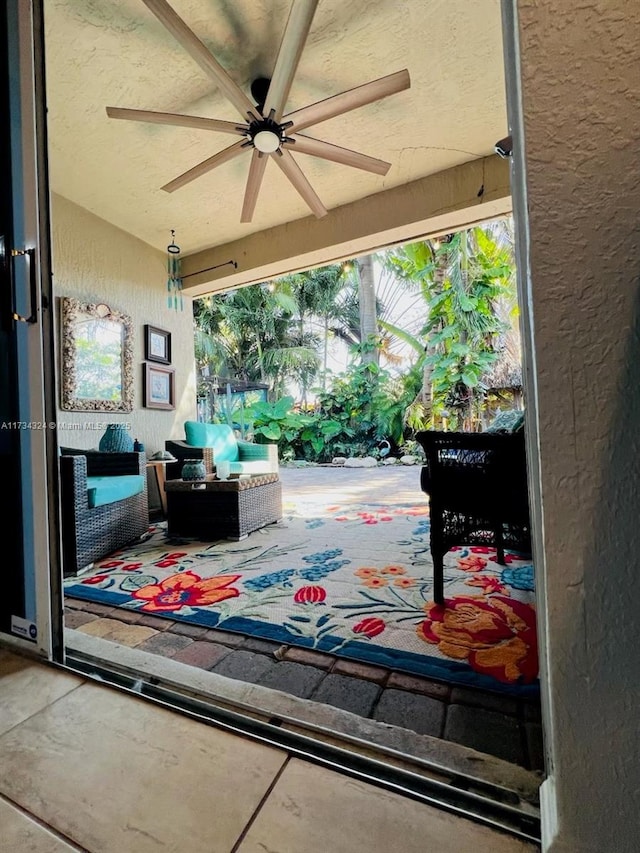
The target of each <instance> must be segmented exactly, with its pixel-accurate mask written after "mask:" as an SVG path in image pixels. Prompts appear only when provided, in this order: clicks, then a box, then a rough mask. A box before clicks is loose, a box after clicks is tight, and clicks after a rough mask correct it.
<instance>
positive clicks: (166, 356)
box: [144, 325, 171, 364]
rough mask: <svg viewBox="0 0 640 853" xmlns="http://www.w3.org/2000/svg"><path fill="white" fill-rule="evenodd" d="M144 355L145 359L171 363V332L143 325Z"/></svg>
mask: <svg viewBox="0 0 640 853" xmlns="http://www.w3.org/2000/svg"><path fill="white" fill-rule="evenodd" d="M144 357H145V360H146V361H156V362H158V363H159V364H171V332H166V331H165V330H164V329H158V328H157V327H156V326H148V325H145V327H144Z"/></svg>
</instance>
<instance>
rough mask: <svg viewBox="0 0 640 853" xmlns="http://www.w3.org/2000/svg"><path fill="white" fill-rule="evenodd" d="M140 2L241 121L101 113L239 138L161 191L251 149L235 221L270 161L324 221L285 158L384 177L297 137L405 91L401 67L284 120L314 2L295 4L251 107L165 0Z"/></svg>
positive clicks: (381, 170) (385, 167)
mask: <svg viewBox="0 0 640 853" xmlns="http://www.w3.org/2000/svg"><path fill="white" fill-rule="evenodd" d="M142 2H143V3H144V4H145V6H147V8H148V9H149V10H150V11H151V12H152V13H153V14H154V15H155V16H156V17H157V18H158V19H159V20H160V22H161V23H162V24H164V26H165V27H166V28H167V30H168V31H169V32H170V33H171V35H173V36H174V37H175V38H176V39H177V41H178V42H179V43H180V44H181V45H182V46H183V47H184V48H185V50H186V51H187V53H189V55H190V56H191V57H192V58H193V59H194V60H195V61H196V62H197V63H198V65H199V66H200V67H201V68H202V69H203V70H204V71H206V73H207V74H208V75H209V76H210V77H211V78H212V79H213V81H214V82H215V83H216V85H217V86H218V88H219V89H220V90H221V91H222V92H223V94H224V95H225V96H226V98H227V99H228V100H229V101H230V102H231V103H232V104H233V106H234V107H235V108H236V109H237V110H238V112H239V113H240V115H241V116H242V119H243V123H241V124H235V123H234V122H231V121H219V120H217V119H211V118H204V117H201V116H188V115H180V114H176V113H164V112H153V111H150V110H132V109H123V108H120V107H107V115H108V116H109V117H110V118H116V119H128V120H130V121H143V122H151V123H153V124H166V125H173V126H175V127H192V128H199V129H202V130H213V131H218V132H219V133H229V134H231V135H234V136H240V137H241V139H240V140H238V141H237V142H235V143H234V144H233V145H231V146H229V147H228V148H225V149H224V150H222V151H219V152H218V153H217V154H214V155H213V157H209V158H207V159H206V160H204V161H203V162H202V163H198V165H196V166H194V167H193V168H192V169H189V170H188V171H187V172H184V173H183V174H182V175H179V176H178V177H177V178H174V179H173V180H172V181H169V183H168V184H165V186H163V187H162V189H163V190H165V191H166V192H170V193H171V192H174V190H177V189H180V187H183V186H184V185H185V184H188V183H190V182H191V181H193V180H195V179H196V178H199V177H200V176H201V175H204V174H206V173H207V172H210V171H211V170H212V169H215V168H216V167H217V166H221V165H222V164H223V163H227V162H228V161H229V160H233V159H234V158H235V157H238V156H239V155H241V154H243V153H244V152H245V151H249V152H251V166H250V168H249V177H248V180H247V185H246V189H245V194H244V202H243V205H242V215H241V217H240V221H241V222H251V220H252V218H253V213H254V210H255V206H256V201H257V199H258V193H259V191H260V186H261V183H262V178H263V176H264V170H265V167H266V164H267V160H268V159H269V158H270V157H271V158H272V159H273V160H274V161H275V162H276V163H277V165H278V166H279V167H280V169H282V171H283V172H284V174H285V175H286V176H287V178H288V179H289V180H290V181H291V183H292V184H293V186H294V187H295V189H296V190H297V191H298V193H299V194H300V195H301V196H302V198H303V199H304V200H305V202H306V203H307V204H308V206H309V207H310V208H311V210H312V211H313V213H314V214H315V215H316V216H317V217H321V216H325V214H326V213H327V209H326V208H325V206H324V205H323V203H322V201H321V200H320V199H319V198H318V196H317V194H316V192H315V191H314V189H313V187H312V186H311V184H310V183H309V181H308V180H307V178H306V177H305V175H304V173H303V172H302V170H301V169H300V167H299V166H298V164H297V162H296V161H295V159H294V157H293V156H292V154H291V152H292V151H293V152H296V151H297V152H299V153H301V154H311V155H313V156H314V157H320V158H322V159H324V160H332V161H334V162H336V163H342V164H344V165H345V166H353V167H354V168H356V169H364V170H365V171H367V172H374V173H375V174H378V175H386V173H387V172H388V171H389V169H390V168H391V164H390V163H387V162H385V161H384V160H378V159H376V158H375V157H369V156H367V155H366V154H360V153H359V152H357V151H352V150H350V149H348V148H341V147H339V146H338V145H332V144H331V143H329V142H323V141H321V140H319V139H314V138H312V137H311V136H306V135H304V134H302V133H301V132H300V131H302V130H304V129H306V128H308V127H311V126H312V125H314V124H318V123H319V122H322V121H326V120H327V119H330V118H334V117H335V116H339V115H343V114H344V113H347V112H350V111H351V110H355V109H357V108H358V107H362V106H364V105H365V104H371V103H373V102H374V101H379V100H380V99H381V98H386V97H387V96H388V95H393V94H395V93H396V92H401V91H403V90H404V89H408V88H409V87H410V85H411V82H410V79H409V72H408V71H407V70H406V69H405V70H403V71H397V72H396V73H395V74H389V75H388V76H386V77H380V78H379V79H378V80H372V81H371V82H370V83H365V84H364V85H363V86H358V87H356V88H355V89H349V90H348V91H346V92H342V93H341V94H339V95H333V97H330V98H327V99H326V100H323V101H318V102H316V103H315V104H310V105H309V106H307V107H303V108H302V109H299V110H296V111H295V112H291V113H288V114H285V112H284V110H285V106H286V103H287V98H288V96H289V90H290V88H291V84H292V82H293V78H294V76H295V73H296V70H297V68H298V63H299V61H300V56H301V54H302V50H303V48H304V44H305V41H306V39H307V35H308V33H309V30H310V28H311V22H312V20H313V15H314V13H315V10H316V7H317V5H318V0H293V2H292V5H291V10H290V12H289V18H288V21H287V25H286V27H285V31H284V35H283V38H282V42H281V44H280V50H279V51H278V57H277V59H276V65H275V68H274V71H273V75H272V77H271V79H266V78H258V79H257V80H254V81H253V83H252V85H251V94H252V96H253V97H254V99H255V100H256V103H255V104H254V103H253V102H252V101H251V100H249V98H248V97H247V95H245V93H244V92H243V91H242V89H240V87H239V86H238V85H237V84H236V83H235V82H234V81H233V80H232V79H231V77H230V76H229V75H228V74H227V72H226V71H225V70H224V68H223V67H222V66H221V65H220V63H219V62H218V61H217V60H216V58H215V57H214V56H213V54H212V53H211V52H210V51H209V50H208V48H207V47H205V45H204V44H203V43H202V42H201V41H200V39H199V38H198V37H197V36H196V35H195V33H194V32H193V31H192V30H191V29H189V27H188V26H187V25H186V24H185V22H184V21H183V20H182V18H180V17H179V16H178V15H177V14H176V12H175V11H174V10H173V9H172V7H171V6H170V5H169V4H168V3H167V2H166V0H142Z"/></svg>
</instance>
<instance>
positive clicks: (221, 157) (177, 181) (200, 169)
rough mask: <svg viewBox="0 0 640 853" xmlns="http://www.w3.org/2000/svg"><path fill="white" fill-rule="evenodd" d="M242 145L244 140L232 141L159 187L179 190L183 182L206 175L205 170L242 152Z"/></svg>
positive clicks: (167, 190) (168, 190)
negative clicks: (222, 149) (221, 149)
mask: <svg viewBox="0 0 640 853" xmlns="http://www.w3.org/2000/svg"><path fill="white" fill-rule="evenodd" d="M244 145H245V142H234V143H233V145H230V146H229V148H225V149H224V151H219V152H218V153H217V154H214V155H213V157H209V158H208V159H207V160H203V161H202V163H198V165H197V166H194V167H193V169H189V171H188V172H184V173H183V174H182V175H178V177H177V178H174V179H173V180H172V181H169V183H168V184H165V185H164V186H163V187H162V188H161V189H163V190H164V191H165V192H168V193H172V192H174V191H175V190H179V189H180V187H183V186H184V185H185V184H188V183H190V182H191V181H193V180H195V179H196V178H199V177H200V175H206V173H207V172H210V171H211V170H212V169H215V168H216V167H217V166H222V164H223V163H227V162H228V161H229V160H233V159H234V157H237V156H238V155H239V154H242V152H243V151H244V150H245V149H244Z"/></svg>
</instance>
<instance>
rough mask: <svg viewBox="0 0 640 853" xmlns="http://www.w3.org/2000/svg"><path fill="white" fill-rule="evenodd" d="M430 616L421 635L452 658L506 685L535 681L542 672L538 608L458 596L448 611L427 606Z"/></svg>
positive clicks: (494, 598)
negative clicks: (537, 625) (538, 641)
mask: <svg viewBox="0 0 640 853" xmlns="http://www.w3.org/2000/svg"><path fill="white" fill-rule="evenodd" d="M424 609H425V612H426V614H427V618H426V619H425V620H424V622H422V623H421V624H420V625H419V626H418V629H417V630H418V636H419V637H420V638H421V639H423V640H424V641H425V642H427V643H433V644H435V645H437V646H438V648H439V649H440V651H441V652H442V653H443V654H445V655H447V657H450V658H455V659H457V660H466V661H468V663H469V665H470V666H471V667H472V668H473V669H475V670H476V672H482V673H484V674H486V675H491V676H493V678H497V679H498V681H502V682H515V681H522V682H524V683H525V684H529V683H530V682H532V681H533V680H534V679H535V678H536V676H537V674H538V652H537V645H536V617H535V611H534V609H533V607H531V606H530V605H529V604H523V603H522V602H521V601H515V600H512V599H507V598H503V597H502V596H498V595H494V596H492V597H491V598H482V597H478V598H473V597H471V596H468V597H464V596H458V597H456V598H453V599H450V600H448V601H447V604H446V607H443V606H442V605H440V604H434V603H432V602H429V603H428V604H425V608H424Z"/></svg>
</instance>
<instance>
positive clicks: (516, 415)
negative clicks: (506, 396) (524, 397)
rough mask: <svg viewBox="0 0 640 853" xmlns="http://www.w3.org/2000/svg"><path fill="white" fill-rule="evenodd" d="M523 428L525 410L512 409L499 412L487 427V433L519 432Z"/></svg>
mask: <svg viewBox="0 0 640 853" xmlns="http://www.w3.org/2000/svg"><path fill="white" fill-rule="evenodd" d="M523 426H524V410H523V409H510V410H509V411H506V412H499V413H498V414H497V415H496V416H495V418H494V419H493V421H492V422H491V424H490V425H489V426H488V427H487V429H486V432H518V430H520V429H522V427H523Z"/></svg>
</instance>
